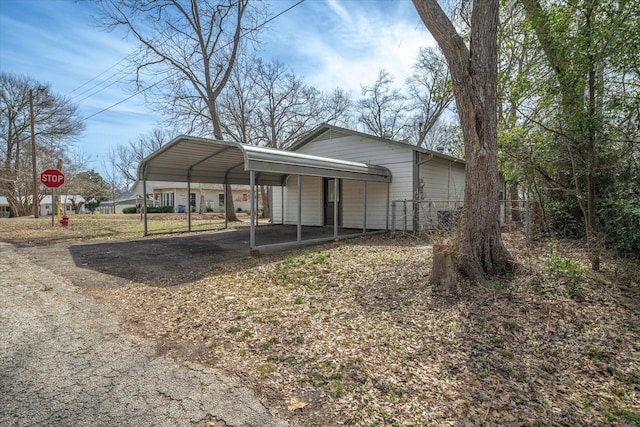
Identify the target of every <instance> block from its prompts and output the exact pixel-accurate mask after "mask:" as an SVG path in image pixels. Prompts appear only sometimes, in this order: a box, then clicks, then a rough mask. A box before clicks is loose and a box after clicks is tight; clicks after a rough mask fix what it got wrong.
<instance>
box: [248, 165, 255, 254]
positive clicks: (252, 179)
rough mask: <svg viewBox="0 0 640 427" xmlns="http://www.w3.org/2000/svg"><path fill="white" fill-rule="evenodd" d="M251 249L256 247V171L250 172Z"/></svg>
mask: <svg viewBox="0 0 640 427" xmlns="http://www.w3.org/2000/svg"><path fill="white" fill-rule="evenodd" d="M249 200H251V201H250V202H249V222H250V223H251V225H250V226H249V250H253V248H255V247H256V224H255V222H253V216H254V215H255V214H256V208H255V204H256V173H255V171H250V172H249Z"/></svg>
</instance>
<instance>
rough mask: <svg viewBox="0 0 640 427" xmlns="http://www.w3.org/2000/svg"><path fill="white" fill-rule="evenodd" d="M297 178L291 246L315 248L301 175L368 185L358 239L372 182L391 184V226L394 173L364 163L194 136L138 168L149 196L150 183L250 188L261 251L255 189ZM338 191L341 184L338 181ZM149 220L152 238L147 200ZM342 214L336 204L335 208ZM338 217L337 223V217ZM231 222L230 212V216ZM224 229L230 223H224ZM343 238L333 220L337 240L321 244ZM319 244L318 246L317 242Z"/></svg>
mask: <svg viewBox="0 0 640 427" xmlns="http://www.w3.org/2000/svg"><path fill="white" fill-rule="evenodd" d="M291 175H296V176H297V177H298V224H297V227H298V233H297V240H296V242H291V244H301V243H312V242H310V241H307V240H305V241H303V240H302V238H301V229H302V219H301V207H302V205H301V188H302V185H301V183H302V181H301V177H302V176H315V177H327V178H338V179H350V180H357V181H362V182H363V191H364V200H365V203H364V218H363V231H362V233H358V234H357V235H362V234H367V230H366V210H367V207H366V206H367V204H366V196H367V182H386V183H387V212H386V215H387V224H388V217H389V208H388V206H389V183H390V182H391V172H390V171H389V169H387V168H385V167H382V166H376V165H368V164H365V163H357V162H349V161H344V160H338V159H331V158H326V157H317V156H309V155H304V154H299V153H295V152H290V151H283V150H275V149H270V148H263V147H255V146H252V145H246V144H239V143H236V142H227V141H219V140H213V139H207V138H198V137H192V136H184V135H183V136H178V137H176V138H175V139H173V140H172V141H171V142H169V143H168V144H167V145H165V146H163V147H162V148H160V149H159V150H157V151H155V152H154V153H152V154H151V155H150V156H149V157H147V158H145V159H144V160H142V162H141V163H140V166H139V168H138V179H139V180H141V181H142V184H143V191H144V194H145V195H146V194H147V188H146V182H147V181H148V180H152V181H172V182H186V183H187V191H188V192H189V193H190V192H191V190H190V186H191V183H192V182H197V183H207V184H232V185H233V184H242V185H249V186H250V200H251V203H250V207H251V209H250V222H251V227H250V249H251V250H256V249H262V248H265V247H267V246H273V245H263V246H257V245H256V242H255V217H256V213H257V212H256V211H257V210H256V197H255V186H256V185H267V186H284V185H285V184H286V180H287V177H289V176H291ZM335 185H336V190H337V185H338V181H337V180H336V181H335ZM144 200H145V205H144V207H145V209H144V211H145V215H144V234H145V235H147V234H148V228H147V214H146V207H147V206H146V197H145V198H144ZM336 209H337V204H336ZM187 211H188V215H189V230H191V209H188V210H187ZM334 218H337V212H336V215H335V216H334ZM225 219H226V212H225ZM225 226H227V224H226V220H225ZM352 236H354V235H348V236H338V224H337V221H334V236H333V237H331V238H324V239H316V241H320V240H332V239H337V238H340V237H342V238H344V237H352ZM314 242H315V241H314Z"/></svg>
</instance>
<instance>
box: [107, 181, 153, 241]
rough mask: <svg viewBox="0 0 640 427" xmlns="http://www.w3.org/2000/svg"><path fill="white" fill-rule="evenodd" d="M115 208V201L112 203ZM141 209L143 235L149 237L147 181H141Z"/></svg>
mask: <svg viewBox="0 0 640 427" xmlns="http://www.w3.org/2000/svg"><path fill="white" fill-rule="evenodd" d="M114 206H115V201H114ZM142 208H143V209H144V235H145V236H148V235H149V229H148V227H147V180H146V179H143V180H142Z"/></svg>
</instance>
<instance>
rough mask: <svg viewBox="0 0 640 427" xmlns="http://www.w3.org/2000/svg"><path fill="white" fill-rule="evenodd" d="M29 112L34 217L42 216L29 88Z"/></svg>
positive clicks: (33, 120) (31, 93) (31, 91)
mask: <svg viewBox="0 0 640 427" xmlns="http://www.w3.org/2000/svg"><path fill="white" fill-rule="evenodd" d="M29 113H30V116H31V164H32V167H33V217H34V218H39V217H40V210H39V209H38V171H37V166H36V126H35V123H34V122H35V118H34V114H33V89H29Z"/></svg>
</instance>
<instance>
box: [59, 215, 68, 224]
mask: <svg viewBox="0 0 640 427" xmlns="http://www.w3.org/2000/svg"><path fill="white" fill-rule="evenodd" d="M60 224H62V226H63V227H67V226H69V216H68V215H66V214H65V215H62V219H61V220H60Z"/></svg>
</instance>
